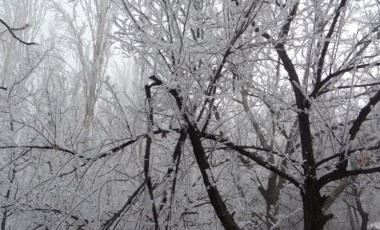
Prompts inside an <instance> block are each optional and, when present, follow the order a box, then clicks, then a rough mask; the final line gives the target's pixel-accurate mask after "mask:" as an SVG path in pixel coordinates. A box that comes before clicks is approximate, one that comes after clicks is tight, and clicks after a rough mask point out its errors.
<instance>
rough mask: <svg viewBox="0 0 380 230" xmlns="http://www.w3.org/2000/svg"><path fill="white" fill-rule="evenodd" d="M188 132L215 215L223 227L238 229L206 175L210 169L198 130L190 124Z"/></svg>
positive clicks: (232, 229)
mask: <svg viewBox="0 0 380 230" xmlns="http://www.w3.org/2000/svg"><path fill="white" fill-rule="evenodd" d="M188 132H189V137H190V141H191V145H192V146H193V151H194V156H195V158H196V160H197V163H198V167H199V169H200V171H201V174H202V178H203V183H204V185H205V187H206V190H207V194H208V196H209V198H210V202H211V205H212V206H213V208H214V210H215V213H216V215H217V216H218V218H219V220H220V222H222V225H223V227H224V228H225V229H227V230H238V229H240V228H239V226H238V225H237V223H236V222H235V220H234V218H233V216H232V215H231V214H230V213H229V212H228V210H227V207H226V205H225V203H224V201H223V199H222V197H221V195H220V193H219V190H218V188H217V187H216V184H215V183H214V182H213V181H212V180H213V179H212V178H210V176H211V175H208V172H211V169H210V165H209V163H208V161H207V158H206V154H205V151H204V148H203V146H202V143H201V140H200V137H199V135H198V132H197V131H196V130H195V128H194V127H192V126H190V127H189V129H188Z"/></svg>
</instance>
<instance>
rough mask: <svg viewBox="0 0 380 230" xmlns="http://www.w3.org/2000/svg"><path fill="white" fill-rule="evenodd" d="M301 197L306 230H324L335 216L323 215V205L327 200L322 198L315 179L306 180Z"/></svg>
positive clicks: (308, 178)
mask: <svg viewBox="0 0 380 230" xmlns="http://www.w3.org/2000/svg"><path fill="white" fill-rule="evenodd" d="M301 196H302V202H303V212H304V230H323V227H324V225H325V224H326V223H327V221H328V220H330V219H331V218H332V217H333V215H332V214H329V215H325V214H324V213H323V204H324V202H325V200H326V199H325V197H322V196H321V194H320V192H319V189H318V187H317V183H316V180H315V179H313V178H310V177H307V178H306V180H305V184H304V188H303V189H302V190H301Z"/></svg>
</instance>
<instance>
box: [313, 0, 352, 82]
mask: <svg viewBox="0 0 380 230" xmlns="http://www.w3.org/2000/svg"><path fill="white" fill-rule="evenodd" d="M346 2H347V0H342V1H341V2H340V4H339V6H338V8H337V9H336V10H335V16H334V19H333V21H332V23H331V26H330V29H329V32H328V33H327V35H326V37H325V42H324V45H323V48H322V52H321V56H320V57H319V61H318V64H317V79H316V83H315V86H316V87H319V84H320V83H321V77H322V70H323V65H324V61H325V58H326V54H327V49H328V47H329V45H330V39H331V37H332V35H333V33H334V30H335V26H336V23H337V22H338V19H339V16H340V14H341V10H342V9H343V7H344V6H345V5H346Z"/></svg>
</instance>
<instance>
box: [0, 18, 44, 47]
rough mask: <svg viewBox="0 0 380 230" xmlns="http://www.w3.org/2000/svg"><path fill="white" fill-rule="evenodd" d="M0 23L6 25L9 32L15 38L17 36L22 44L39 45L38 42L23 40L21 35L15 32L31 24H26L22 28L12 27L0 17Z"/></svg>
mask: <svg viewBox="0 0 380 230" xmlns="http://www.w3.org/2000/svg"><path fill="white" fill-rule="evenodd" d="M0 23H1V24H3V25H4V26H5V28H7V30H8V31H9V33H10V34H11V35H12V37H13V38H15V39H16V40H17V41H19V42H21V43H22V44H25V45H28V46H29V45H37V43H34V42H26V41H23V40H21V39H20V38H19V37H17V36H16V34H15V33H14V32H13V31H14V30H22V29H25V28H27V27H28V26H29V25H28V24H26V25H25V26H23V27H21V28H12V27H10V26H9V25H8V24H7V23H6V22H5V21H3V20H2V19H0Z"/></svg>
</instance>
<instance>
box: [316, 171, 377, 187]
mask: <svg viewBox="0 0 380 230" xmlns="http://www.w3.org/2000/svg"><path fill="white" fill-rule="evenodd" d="M379 172H380V166H379V167H374V168H366V169H356V170H347V171H343V170H335V171H333V172H331V173H328V174H326V175H324V176H322V177H321V178H319V179H318V188H319V189H321V188H322V187H323V186H325V185H326V184H328V183H329V182H331V181H336V180H340V179H343V178H345V177H349V176H358V175H363V174H371V173H379Z"/></svg>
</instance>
